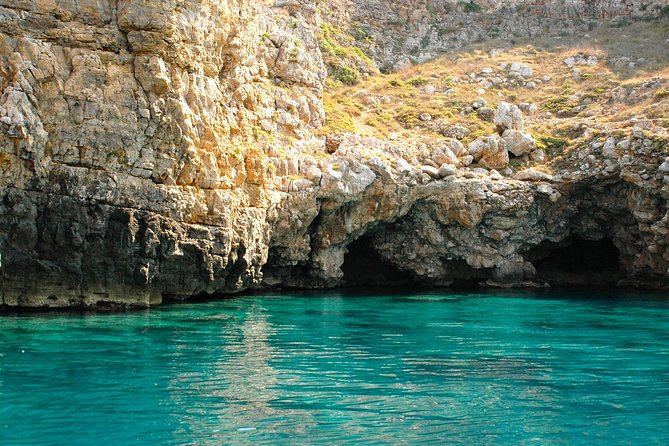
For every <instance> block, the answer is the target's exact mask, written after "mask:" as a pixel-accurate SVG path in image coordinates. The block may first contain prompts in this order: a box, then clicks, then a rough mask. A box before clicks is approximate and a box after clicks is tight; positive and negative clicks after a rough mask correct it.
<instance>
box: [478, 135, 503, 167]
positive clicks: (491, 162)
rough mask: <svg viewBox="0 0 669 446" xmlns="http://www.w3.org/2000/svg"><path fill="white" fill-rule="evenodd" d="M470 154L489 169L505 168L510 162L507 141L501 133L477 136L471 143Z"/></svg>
mask: <svg viewBox="0 0 669 446" xmlns="http://www.w3.org/2000/svg"><path fill="white" fill-rule="evenodd" d="M469 154H470V155H471V156H472V157H473V158H474V160H476V161H478V163H479V164H480V165H481V166H483V167H487V168H488V169H503V168H504V167H506V166H507V165H508V164H509V152H508V151H507V150H506V143H505V142H504V140H503V139H502V138H501V137H500V136H499V135H492V136H481V137H480V138H477V139H476V140H474V141H473V142H472V143H471V144H469Z"/></svg>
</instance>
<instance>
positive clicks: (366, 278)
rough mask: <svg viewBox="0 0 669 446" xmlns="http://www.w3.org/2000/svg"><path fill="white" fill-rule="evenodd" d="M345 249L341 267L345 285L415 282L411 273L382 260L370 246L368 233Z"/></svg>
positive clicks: (365, 285)
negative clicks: (345, 252) (346, 250)
mask: <svg viewBox="0 0 669 446" xmlns="http://www.w3.org/2000/svg"><path fill="white" fill-rule="evenodd" d="M347 249H348V253H347V254H346V256H345V257H344V264H343V265H342V267H341V270H342V272H343V273H344V286H346V287H355V288H380V287H388V286H407V285H412V284H415V283H416V280H415V278H414V277H413V275H412V274H411V273H409V272H407V271H401V270H400V269H398V268H397V267H395V266H394V265H391V264H390V263H388V262H386V261H385V260H383V259H382V258H381V256H380V255H379V253H378V252H376V251H375V250H374V248H373V247H372V238H371V237H370V236H368V235H363V236H362V237H360V238H358V239H357V240H355V241H354V242H352V243H351V244H350V245H348V246H347Z"/></svg>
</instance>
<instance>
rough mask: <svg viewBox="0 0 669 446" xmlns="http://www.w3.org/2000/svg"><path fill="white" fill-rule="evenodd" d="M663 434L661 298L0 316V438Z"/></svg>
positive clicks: (234, 302) (148, 441)
mask: <svg viewBox="0 0 669 446" xmlns="http://www.w3.org/2000/svg"><path fill="white" fill-rule="evenodd" d="M105 443H107V444H114V445H118V444H137V445H157V444H180V445H181V444H197V445H209V444H211V445H218V444H240V443H242V444H244V443H265V444H286V443H290V444H319V443H320V444H323V443H330V444H331V443H338V444H342V443H344V444H346V443H348V444H398V443H399V444H411V445H413V444H419V443H424V444H438V443H440V444H494V445H504V444H509V445H518V444H536V445H552V444H570V445H571V444H587V445H593V444H602V445H604V444H605V445H610V444H635V445H636V444H669V298H667V297H666V296H657V295H647V294H615V295H597V296H594V295H592V293H577V294H575V293H558V292H552V293H550V294H547V293H542V294H532V293H517V292H504V293H501V294H500V293H496V294H492V293H487V294H454V295H444V294H435V293H421V294H406V295H393V296H378V295H376V296H371V295H366V296H364V295H350V294H349V295H338V294H328V295H315V294H312V295H291V294H283V295H266V296H244V297H238V298H234V299H229V300H225V301H222V302H210V303H201V304H185V305H178V306H168V307H162V308H157V309H153V310H150V311H142V312H135V313H122V314H86V315H78V314H36V315H27V316H26V315H21V316H11V315H5V316H0V444H2V445H26V444H39V445H52V444H53V445H56V444H58V445H97V444H105Z"/></svg>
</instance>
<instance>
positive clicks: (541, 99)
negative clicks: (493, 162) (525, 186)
mask: <svg viewBox="0 0 669 446" xmlns="http://www.w3.org/2000/svg"><path fill="white" fill-rule="evenodd" d="M668 30H669V25H667V24H666V23H665V22H640V23H635V24H632V25H630V26H628V27H626V28H614V29H611V28H609V29H604V28H601V29H595V30H593V32H592V33H591V34H590V35H589V36H586V37H583V38H581V39H576V38H566V37H565V38H560V39H555V38H553V39H549V38H544V39H534V40H532V42H531V43H528V41H525V42H516V44H515V45H513V46H509V45H508V44H502V43H501V42H487V43H486V44H485V45H481V44H479V45H475V46H471V47H469V48H466V49H464V50H462V51H459V52H458V53H452V54H447V55H444V56H443V57H441V58H439V59H437V60H434V61H432V62H429V63H426V64H423V65H418V66H414V67H411V68H410V69H407V70H404V71H401V72H398V73H393V74H388V75H376V76H371V77H369V78H367V79H366V80H364V81H362V82H360V83H359V84H357V85H354V86H338V87H337V88H331V89H330V90H329V91H328V92H327V93H326V97H325V104H326V110H327V111H328V113H329V120H328V122H329V124H328V126H327V127H326V129H325V131H326V132H331V131H354V132H356V133H360V134H362V135H370V136H376V137H380V138H385V137H387V136H389V135H391V134H396V135H397V137H399V138H407V139H418V138H421V139H422V138H431V139H435V138H443V136H441V133H440V130H441V129H443V128H447V127H449V126H451V125H456V124H457V125H464V126H465V127H468V128H469V129H470V131H471V133H470V135H469V136H468V138H467V139H466V140H465V143H466V142H468V141H471V140H473V139H474V138H476V137H478V136H480V135H483V134H490V133H492V132H493V131H494V126H493V124H492V123H491V122H489V121H486V120H485V119H484V117H482V116H480V114H478V113H476V112H474V111H472V110H471V108H470V106H471V104H472V103H473V102H474V101H476V100H477V99H479V98H482V99H484V100H485V101H487V103H488V107H491V108H496V107H497V105H498V104H499V103H500V102H501V101H507V102H511V103H515V104H520V103H523V102H524V103H534V104H536V105H537V106H538V112H537V113H534V114H532V115H527V114H526V127H527V130H528V131H529V132H530V133H532V134H533V135H534V136H535V138H536V139H537V140H538V141H539V143H540V145H543V146H545V148H546V150H547V152H548V153H549V154H550V155H553V156H559V154H560V153H561V152H562V151H566V150H569V148H570V141H573V140H574V138H576V137H578V136H579V134H578V132H576V131H574V130H573V129H574V128H578V127H579V126H582V124H585V125H595V124H596V125H609V126H612V127H616V126H621V127H625V126H629V123H628V121H629V119H631V118H632V117H645V118H648V119H654V120H657V121H658V122H661V123H665V124H664V126H665V127H667V125H666V123H669V83H668V82H666V80H669V50H667V45H666V43H665V42H664V39H665V38H666V36H667V35H669V32H668ZM622 35H627V36H628V38H625V39H623V38H621V37H622ZM579 53H581V54H584V55H585V56H586V57H587V56H595V57H597V60H598V63H597V64H596V65H594V66H590V65H578V66H576V68H578V75H577V76H575V75H574V70H573V68H570V67H568V66H567V65H566V64H565V63H564V62H563V61H564V59H566V58H567V57H570V56H575V55H577V54H579ZM621 57H630V59H631V60H633V61H638V60H639V59H644V60H645V62H644V63H643V64H642V66H640V65H635V66H634V67H631V66H629V64H628V65H626V66H624V67H621V66H620V62H619V61H620V60H621V59H620V58H621ZM512 62H520V63H522V64H526V65H529V66H531V67H532V68H533V70H534V73H533V75H532V76H531V78H528V79H525V81H530V80H531V81H533V82H535V83H536V87H535V88H531V85H529V86H528V85H527V84H526V83H525V85H523V83H522V82H521V83H517V84H511V83H509V82H505V83H502V84H500V85H494V86H491V87H490V88H485V89H482V86H481V85H480V84H478V83H474V82H472V81H471V80H470V77H469V74H470V73H481V72H482V70H483V69H484V68H486V67H489V68H492V69H494V72H495V75H497V76H498V77H501V78H503V77H507V78H509V76H508V72H506V73H504V72H503V71H502V70H501V69H500V68H499V66H500V64H502V63H512ZM616 62H617V63H616ZM545 76H549V77H550V80H547V81H544V80H543V79H544V77H545ZM477 77H478V78H481V75H480V74H479V75H477ZM653 78H659V79H660V80H661V82H660V84H661V86H660V87H657V88H654V87H653V85H654V84H652V83H650V84H649V80H651V79H653ZM662 81H664V83H662ZM649 85H651V86H650V87H649ZM432 90H434V91H432ZM621 91H624V92H627V93H630V92H631V96H628V97H627V98H626V99H621V97H620V92H621ZM627 93H626V94H627ZM425 113H427V114H429V115H430V116H431V118H432V119H431V120H424V119H423V120H422V119H420V116H421V115H422V114H425ZM562 141H564V144H563V143H562ZM558 149H559V150H558Z"/></svg>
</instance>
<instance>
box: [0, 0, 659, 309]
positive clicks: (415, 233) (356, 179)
mask: <svg viewBox="0 0 669 446" xmlns="http://www.w3.org/2000/svg"><path fill="white" fill-rule="evenodd" d="M5 3H7V2H5ZM111 3H114V5H111ZM111 3H109V4H108V3H107V2H95V1H92V0H91V1H80V2H78V3H77V5H75V6H76V7H73V8H70V9H68V7H64V6H57V5H56V4H55V3H53V2H50V1H46V0H45V1H38V2H37V3H30V4H28V3H26V2H21V1H18V0H17V1H10V2H9V6H7V5H6V4H3V5H4V6H0V16H2V17H4V21H3V22H0V23H1V25H0V33H1V36H2V38H3V39H2V40H0V54H1V55H2V65H1V66H0V87H1V89H2V92H3V93H2V97H1V98H0V147H1V148H2V151H1V153H0V198H1V201H0V255H1V257H0V259H1V263H0V290H1V291H0V308H4V309H13V308H105V307H114V308H123V307H148V306H154V305H158V304H160V303H161V302H162V301H163V300H182V299H187V298H189V297H191V296H195V295H199V294H203V293H204V294H226V293H236V292H239V291H243V290H249V289H264V288H272V287H297V288H315V289H322V288H335V287H341V286H346V285H347V284H348V285H359V284H374V285H381V286H383V285H393V284H397V283H406V284H420V285H421V286H428V287H446V286H450V285H457V286H485V287H512V286H513V287H544V286H582V285H595V286H602V287H609V286H613V287H615V286H620V287H641V288H653V289H667V288H668V287H669V271H668V270H669V238H668V233H669V213H668V207H667V200H668V199H669V159H665V156H666V153H665V150H666V141H665V139H662V138H659V137H658V135H660V136H662V135H665V134H666V129H664V128H663V127H661V126H659V125H658V123H657V122H656V121H654V120H652V119H646V120H644V119H640V120H635V121H633V122H632V121H630V123H629V124H630V125H628V126H627V127H623V128H615V129H612V128H610V127H607V126H602V127H601V128H598V127H597V126H596V125H595V124H592V125H590V126H584V127H583V128H581V129H580V130H579V131H578V132H576V133H575V134H574V137H573V138H574V142H575V144H576V145H577V146H578V149H577V150H574V151H572V152H570V154H569V155H568V156H566V157H565V158H564V159H561V160H559V161H555V162H550V161H548V160H547V161H548V162H547V163H546V164H542V165H539V164H537V165H535V166H534V167H530V168H522V169H511V168H509V162H510V160H513V159H516V158H517V159H521V158H522V159H524V160H529V159H532V160H534V161H537V160H539V159H543V157H545V155H546V154H545V153H541V149H539V148H537V146H536V144H535V142H534V140H533V139H532V136H531V135H527V134H526V133H524V129H523V125H522V113H521V111H520V109H519V108H518V107H516V106H515V105H513V104H508V103H506V102H504V101H500V103H499V104H491V107H494V108H492V109H491V111H492V112H493V113H494V115H495V116H494V117H492V116H491V118H492V119H493V120H494V123H495V124H496V126H497V129H496V131H497V132H496V133H492V132H491V133H490V134H485V135H483V136H480V137H478V138H476V139H475V140H473V141H471V142H469V143H467V144H465V143H463V142H462V141H461V140H459V139H458V138H457V137H458V136H459V135H458V132H457V131H456V130H457V129H453V131H454V132H455V133H454V134H453V135H452V136H454V137H444V138H443V139H439V140H431V141H427V142H426V141H421V140H397V139H379V138H373V137H368V136H360V135H356V134H352V133H347V132H338V133H332V134H328V135H322V134H319V131H318V129H319V128H321V127H322V125H323V121H324V119H325V115H324V110H323V105H322V102H321V99H322V91H323V87H324V85H325V78H326V70H325V66H324V63H323V59H322V57H321V52H320V51H319V50H318V45H317V43H316V37H315V33H316V32H317V30H318V20H319V19H318V17H317V16H318V13H317V12H315V10H311V9H309V8H308V7H304V9H300V10H299V11H298V13H296V12H295V10H294V8H295V7H296V6H294V5H293V6H291V5H285V6H281V7H278V6H276V5H274V7H270V6H268V5H263V4H249V3H247V2H245V1H234V2H217V1H213V0H211V1H209V0H201V1H198V2H158V1H156V2H152V1H149V2H146V1H145V2H139V1H131V0H128V1H122V2H119V3H118V4H116V2H111ZM177 3H179V5H177ZM110 5H111V6H110ZM307 6H308V5H307ZM170 8H171V9H170ZM291 8H293V9H291ZM189 17H190V18H192V17H196V18H197V19H196V26H195V27H194V26H192V25H193V24H192V23H191V19H189ZM202 30H215V32H213V31H212V32H211V33H204V32H202ZM521 68H522V67H521ZM519 73H520V71H519ZM521 76H522V73H521ZM478 105H479V107H478V108H479V109H480V108H485V106H486V104H483V105H481V104H478ZM473 112H475V109H472V113H473ZM419 119H420V120H424V121H429V119H428V117H427V116H423V115H422V114H421V115H420V116H419ZM461 139H462V138H461ZM537 162H538V161H537Z"/></svg>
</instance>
